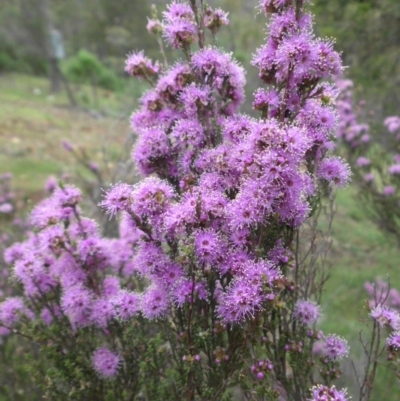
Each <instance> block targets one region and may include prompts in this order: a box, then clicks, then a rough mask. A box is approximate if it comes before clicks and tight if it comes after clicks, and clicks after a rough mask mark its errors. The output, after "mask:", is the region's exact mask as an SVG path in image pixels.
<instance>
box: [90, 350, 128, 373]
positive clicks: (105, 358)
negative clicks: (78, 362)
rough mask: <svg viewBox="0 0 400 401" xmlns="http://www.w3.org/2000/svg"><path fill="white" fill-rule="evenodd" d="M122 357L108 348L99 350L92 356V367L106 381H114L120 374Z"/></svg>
mask: <svg viewBox="0 0 400 401" xmlns="http://www.w3.org/2000/svg"><path fill="white" fill-rule="evenodd" d="M120 364H121V356H120V355H119V354H118V353H115V352H112V351H110V350H109V349H108V348H107V347H101V348H98V349H97V350H96V351H95V352H94V353H93V355H92V365H93V368H94V370H95V371H96V372H97V374H98V375H99V376H100V377H102V378H104V379H113V378H114V377H115V376H116V375H117V373H118V367H119V365H120Z"/></svg>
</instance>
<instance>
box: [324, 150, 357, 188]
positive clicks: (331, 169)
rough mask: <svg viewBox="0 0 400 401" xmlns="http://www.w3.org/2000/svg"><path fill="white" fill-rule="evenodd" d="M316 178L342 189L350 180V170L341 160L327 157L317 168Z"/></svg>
mask: <svg viewBox="0 0 400 401" xmlns="http://www.w3.org/2000/svg"><path fill="white" fill-rule="evenodd" d="M318 176H319V177H320V178H323V179H325V180H327V181H328V182H331V183H333V184H335V185H337V186H339V187H343V186H345V185H346V184H347V183H348V182H349V180H350V169H349V166H348V165H347V164H346V163H345V162H344V161H343V160H342V159H340V158H338V157H328V158H327V159H324V160H323V161H322V163H321V165H320V166H319V169H318Z"/></svg>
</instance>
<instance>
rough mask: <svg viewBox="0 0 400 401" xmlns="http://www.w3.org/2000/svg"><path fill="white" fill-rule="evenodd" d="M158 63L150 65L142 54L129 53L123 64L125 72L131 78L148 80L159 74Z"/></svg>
mask: <svg viewBox="0 0 400 401" xmlns="http://www.w3.org/2000/svg"><path fill="white" fill-rule="evenodd" d="M159 69H160V68H159V65H158V63H157V62H156V63H154V64H153V63H152V62H151V60H150V59H148V58H147V57H145V56H144V52H143V51H141V52H139V53H131V54H130V55H129V56H128V58H127V59H126V62H125V71H126V72H127V73H128V74H129V75H132V76H133V77H138V78H146V79H149V78H151V77H152V76H153V75H155V74H157V73H158V72H159Z"/></svg>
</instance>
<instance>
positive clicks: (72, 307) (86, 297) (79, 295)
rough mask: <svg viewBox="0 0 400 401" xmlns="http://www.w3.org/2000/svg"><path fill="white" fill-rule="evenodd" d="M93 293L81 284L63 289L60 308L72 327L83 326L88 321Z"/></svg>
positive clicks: (87, 323) (86, 324)
mask: <svg viewBox="0 0 400 401" xmlns="http://www.w3.org/2000/svg"><path fill="white" fill-rule="evenodd" d="M92 304H93V294H92V293H91V292H90V291H89V290H87V289H86V288H84V287H83V286H82V285H79V284H78V285H75V286H72V287H70V288H68V289H66V290H65V292H64V294H63V296H62V298H61V308H62V310H63V312H64V313H65V314H66V315H67V316H68V318H69V320H70V322H71V324H72V326H73V327H85V326H88V325H89V323H90V316H91V314H92V306H93V305H92Z"/></svg>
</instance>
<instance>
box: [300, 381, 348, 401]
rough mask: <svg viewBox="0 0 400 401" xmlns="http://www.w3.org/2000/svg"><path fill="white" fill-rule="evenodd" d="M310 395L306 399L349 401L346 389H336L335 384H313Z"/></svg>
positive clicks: (309, 400) (313, 400)
mask: <svg viewBox="0 0 400 401" xmlns="http://www.w3.org/2000/svg"><path fill="white" fill-rule="evenodd" d="M311 397H312V398H309V399H308V400H307V401H349V400H350V398H348V397H347V392H346V390H340V391H339V390H337V389H336V388H335V386H332V387H327V386H323V385H321V384H320V385H318V386H315V387H313V388H312V389H311Z"/></svg>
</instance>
